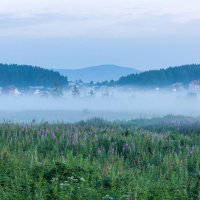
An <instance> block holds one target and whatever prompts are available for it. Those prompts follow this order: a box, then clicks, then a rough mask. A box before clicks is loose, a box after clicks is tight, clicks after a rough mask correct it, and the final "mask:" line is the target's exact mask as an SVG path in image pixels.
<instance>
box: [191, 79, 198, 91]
mask: <svg viewBox="0 0 200 200" xmlns="http://www.w3.org/2000/svg"><path fill="white" fill-rule="evenodd" d="M189 89H190V90H193V91H200V80H194V81H192V82H191V83H190V84H189Z"/></svg>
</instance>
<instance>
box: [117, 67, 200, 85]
mask: <svg viewBox="0 0 200 200" xmlns="http://www.w3.org/2000/svg"><path fill="white" fill-rule="evenodd" d="M193 80H200V64H192V65H182V66H177V67H169V68H167V69H160V70H150V71H145V72H142V73H140V74H131V75H128V76H124V77H121V78H120V79H119V80H118V81H116V82H115V84H116V85H133V86H141V87H165V86H169V85H172V84H174V83H182V84H183V85H187V84H189V83H190V82H191V81H193Z"/></svg>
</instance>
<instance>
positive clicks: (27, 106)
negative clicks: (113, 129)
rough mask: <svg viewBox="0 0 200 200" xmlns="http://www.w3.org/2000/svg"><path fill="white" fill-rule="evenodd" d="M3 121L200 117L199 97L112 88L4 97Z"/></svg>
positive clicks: (182, 93)
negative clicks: (92, 92)
mask: <svg viewBox="0 0 200 200" xmlns="http://www.w3.org/2000/svg"><path fill="white" fill-rule="evenodd" d="M0 111H1V114H0V119H1V121H2V120H12V121H20V122H30V121H31V120H33V119H35V120H37V121H42V120H47V121H65V122H72V121H73V122H74V121H79V120H85V119H89V118H92V117H102V118H105V119H108V120H129V119H133V118H149V117H162V116H165V115H186V116H195V117H196V116H199V113H200V101H199V96H198V94H197V95H193V94H191V93H189V92H188V91H181V92H172V91H156V90H133V89H130V88H126V89H125V88H112V89H110V90H109V91H107V96H105V95H104V96H103V95H102V93H101V92H97V93H96V95H95V96H87V95H84V96H81V95H80V96H77V97H73V96H72V95H70V94H69V93H66V94H64V95H63V97H39V96H33V95H32V96H31V95H24V96H17V97H14V96H6V95H4V96H1V104H0Z"/></svg>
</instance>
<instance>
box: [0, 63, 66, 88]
mask: <svg viewBox="0 0 200 200" xmlns="http://www.w3.org/2000/svg"><path fill="white" fill-rule="evenodd" d="M67 84H68V79H67V77H64V76H62V75H60V74H59V73H58V72H54V71H53V70H48V69H43V68H40V67H35V66H30V65H16V64H10V65H8V64H0V86H1V87H5V86H9V85H15V86H16V87H28V86H44V87H63V86H66V85H67Z"/></svg>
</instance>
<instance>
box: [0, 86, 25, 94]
mask: <svg viewBox="0 0 200 200" xmlns="http://www.w3.org/2000/svg"><path fill="white" fill-rule="evenodd" d="M2 93H4V94H7V95H12V96H19V95H21V94H22V93H21V92H20V91H19V90H18V89H17V88H16V87H15V86H14V85H11V86H8V87H5V88H3V90H2Z"/></svg>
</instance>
